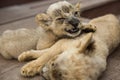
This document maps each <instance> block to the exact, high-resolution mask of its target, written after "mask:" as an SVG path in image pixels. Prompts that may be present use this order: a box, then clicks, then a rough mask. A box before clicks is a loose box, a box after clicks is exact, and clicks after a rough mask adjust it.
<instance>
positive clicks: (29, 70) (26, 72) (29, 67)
mask: <svg viewBox="0 0 120 80" xmlns="http://www.w3.org/2000/svg"><path fill="white" fill-rule="evenodd" d="M38 73H39V68H38V67H37V66H36V67H35V65H34V61H33V62H30V63H28V64H26V65H25V66H23V67H22V69H21V75H23V76H28V77H29V76H34V75H36V74H38Z"/></svg>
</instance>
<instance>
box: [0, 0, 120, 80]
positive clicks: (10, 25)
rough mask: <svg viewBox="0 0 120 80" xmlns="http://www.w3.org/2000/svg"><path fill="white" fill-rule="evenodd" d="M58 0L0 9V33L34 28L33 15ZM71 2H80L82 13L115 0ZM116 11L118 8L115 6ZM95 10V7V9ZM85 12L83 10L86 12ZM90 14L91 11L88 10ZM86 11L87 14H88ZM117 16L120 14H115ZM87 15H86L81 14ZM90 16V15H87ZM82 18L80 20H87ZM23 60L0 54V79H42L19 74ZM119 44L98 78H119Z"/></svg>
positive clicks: (115, 79)
mask: <svg viewBox="0 0 120 80" xmlns="http://www.w3.org/2000/svg"><path fill="white" fill-rule="evenodd" d="M56 1H58V0H46V1H42V2H41V1H37V2H34V3H29V4H23V5H14V6H11V7H6V8H1V9H0V34H1V33H2V32H3V31H4V30H6V29H18V28H22V27H25V28H35V27H37V25H36V23H35V21H34V16H35V15H36V14H37V13H40V12H44V11H45V10H46V9H47V8H48V6H49V5H50V4H51V3H54V2H56ZM69 1H70V2H71V3H76V2H78V1H80V2H81V4H82V5H81V8H82V11H83V13H84V12H85V11H88V10H90V11H92V10H93V8H97V7H99V6H104V5H105V4H106V3H107V2H112V1H115V0H69ZM115 9H116V11H120V9H117V8H115ZM96 11H97V9H96ZM86 13H87V12H85V14H86ZM89 13H91V14H92V16H93V17H94V15H95V14H94V15H93V13H92V12H89ZM89 13H88V14H89ZM117 15H118V16H119V15H120V14H117ZM83 16H84V17H86V18H87V17H88V16H87V15H83ZM89 16H90V15H89ZM86 18H83V19H82V21H89V20H88V19H86ZM24 64H25V62H23V63H20V62H18V61H17V60H6V59H4V58H3V57H2V56H0V80H43V79H42V77H40V76H39V75H37V76H35V77H30V78H26V77H23V76H21V75H20V68H21V67H22V66H23V65H24ZM119 75H120V46H119V47H118V48H117V49H116V50H115V51H114V52H113V53H112V54H111V55H110V56H109V58H108V65H107V70H106V71H105V72H104V73H103V74H102V76H101V77H100V78H99V80H120V76H119Z"/></svg>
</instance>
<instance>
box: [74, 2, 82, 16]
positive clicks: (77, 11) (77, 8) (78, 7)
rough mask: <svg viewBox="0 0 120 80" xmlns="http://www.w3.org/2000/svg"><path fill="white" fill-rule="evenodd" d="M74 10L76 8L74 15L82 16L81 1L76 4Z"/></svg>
mask: <svg viewBox="0 0 120 80" xmlns="http://www.w3.org/2000/svg"><path fill="white" fill-rule="evenodd" d="M74 8H75V9H74V10H75V12H74V15H75V16H76V17H80V13H81V11H80V3H77V4H76V5H75V6H74Z"/></svg>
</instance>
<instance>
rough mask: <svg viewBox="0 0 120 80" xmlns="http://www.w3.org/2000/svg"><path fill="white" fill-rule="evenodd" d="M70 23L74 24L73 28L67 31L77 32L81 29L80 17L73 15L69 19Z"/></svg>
mask: <svg viewBox="0 0 120 80" xmlns="http://www.w3.org/2000/svg"><path fill="white" fill-rule="evenodd" d="M68 23H69V24H71V25H72V26H73V28H72V29H70V30H66V31H67V32H69V33H76V32H78V31H79V28H78V25H79V23H80V21H79V19H77V18H74V17H72V18H70V19H68Z"/></svg>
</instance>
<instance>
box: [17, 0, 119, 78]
mask: <svg viewBox="0 0 120 80" xmlns="http://www.w3.org/2000/svg"><path fill="white" fill-rule="evenodd" d="M59 4H61V5H63V4H64V2H63V3H56V4H54V5H52V6H50V7H49V8H48V12H49V10H50V13H51V11H52V12H54V13H53V14H56V13H59V14H57V15H55V16H53V17H52V19H53V20H55V19H56V20H55V22H54V23H53V24H54V25H56V27H53V26H52V28H55V29H57V30H58V28H59V27H60V28H61V29H62V30H63V32H64V31H65V32H66V34H67V37H66V36H65V38H64V39H60V40H59V41H57V42H56V43H55V44H54V45H52V46H51V47H50V48H47V49H44V50H36V51H34V50H33V51H27V52H24V53H23V54H21V55H20V56H19V58H18V59H19V61H24V60H27V59H35V58H38V59H36V60H33V61H31V62H29V63H27V64H26V65H25V66H23V67H22V69H21V74H22V75H23V76H34V75H35V74H38V73H41V75H43V76H44V78H45V79H46V80H97V78H98V77H99V76H100V74H101V73H102V72H103V71H104V70H105V69H106V64H107V63H106V59H107V56H108V55H109V53H111V52H112V51H113V50H114V49H115V47H117V46H118V44H119V43H120V37H119V36H120V24H119V20H118V19H117V18H116V17H115V16H114V15H111V14H109V15H105V16H102V17H99V18H95V19H93V20H91V21H90V22H89V24H92V28H93V30H94V29H95V27H94V26H96V28H97V30H96V32H95V33H91V32H90V33H84V34H81V35H80V36H79V34H78V33H80V32H81V26H79V24H80V23H79V18H78V17H75V16H74V15H73V13H74V10H75V9H74V8H73V12H71V11H72V10H70V11H68V12H67V10H69V9H68V7H67V9H66V10H65V11H64V8H63V6H61V7H59V6H60V5H59ZM57 6H58V7H57ZM56 8H57V9H56ZM61 9H63V10H61ZM70 9H72V8H71V7H70ZM54 10H55V11H54ZM53 14H49V15H53ZM59 15H60V17H57V16H59ZM67 15H69V16H67ZM71 15H72V16H71ZM61 16H62V17H61ZM73 16H74V17H73ZM69 19H70V20H69ZM74 21H75V22H74ZM55 23H57V24H55ZM60 24H62V25H61V26H60ZM65 24H66V26H65V27H64V28H63V25H65ZM89 27H90V26H89ZM60 28H59V29H60ZM69 28H70V29H69ZM55 29H54V30H55ZM54 30H53V32H54V33H57V34H59V35H60V34H61V32H60V33H59V32H58V31H56V30H55V31H54ZM73 35H74V36H73ZM68 37H72V38H68ZM73 37H74V38H73ZM93 41H94V42H93Z"/></svg>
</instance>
